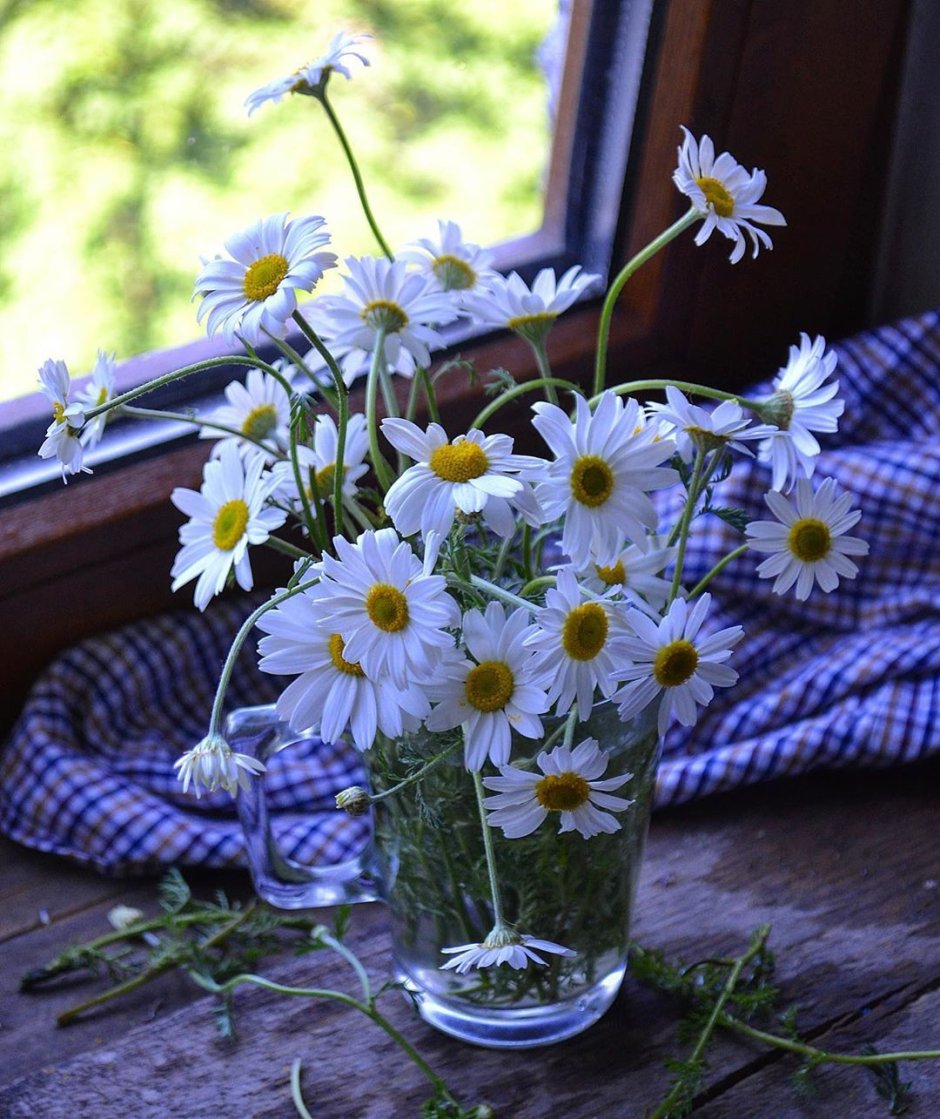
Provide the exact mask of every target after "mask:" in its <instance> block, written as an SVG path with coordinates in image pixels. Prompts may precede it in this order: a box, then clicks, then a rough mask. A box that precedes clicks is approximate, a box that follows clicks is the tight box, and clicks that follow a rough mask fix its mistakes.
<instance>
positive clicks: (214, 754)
mask: <svg viewBox="0 0 940 1119" xmlns="http://www.w3.org/2000/svg"><path fill="white" fill-rule="evenodd" d="M173 768H174V769H176V770H178V773H177V777H178V778H179V779H180V781H182V782H183V792H184V793H186V792H188V791H189V786H190V785H192V787H193V792H194V793H195V794H196V799H197V800H199V799H200V797H201V796H202V794H203V792H207V793H212V792H215V790H216V789H219V788H221V789H225V791H226V792H227V793H229V794H230V795H231V796H236V795H237V793H238V790H239V788H242V789H247V788H248V786H249V785H250V783H251V778H252V775H253V774H258V773H264V764H263V763H262V762H260V761H259V760H258V759H257V758H253V757H251V755H250V754H236V753H235V751H234V750H233V749H232V747H231V746H229V744H228V743H227V742H226V741H225V739H224V738H223V737H222V736H221V735H220V734H210V735H207V737H205V738H204V739H203V740H202V741H201V742H199V743H197V744H196V745H195V746H194V747H193V748H192V749H191V750H187V751H186V753H185V754H183V756H182V757H181V758H179V759H177V761H175V762H174V763H173Z"/></svg>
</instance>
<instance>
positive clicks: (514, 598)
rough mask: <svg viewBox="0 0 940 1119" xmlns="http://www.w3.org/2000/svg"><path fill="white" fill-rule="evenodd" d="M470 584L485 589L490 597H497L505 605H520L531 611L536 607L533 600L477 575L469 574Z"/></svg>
mask: <svg viewBox="0 0 940 1119" xmlns="http://www.w3.org/2000/svg"><path fill="white" fill-rule="evenodd" d="M470 585H471V586H472V587H476V588H477V590H480V591H485V592H486V593H487V594H488V595H489V596H490V597H491V598H495V599H498V600H499V601H500V602H505V603H506V605H507V606H521V607H523V609H525V610H531V611H534V610H536V609H538V607H537V606H536V605H535V603H534V602H527V601H526V600H525V599H524V598H520V597H519V596H518V595H517V594H513V593H512V591H507V590H506V589H505V588H503V587H498V586H497V585H496V584H495V583H491V582H490V581H489V580H488V579H481V578H480V576H479V575H471V576H470Z"/></svg>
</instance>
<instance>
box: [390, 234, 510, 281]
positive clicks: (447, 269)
mask: <svg viewBox="0 0 940 1119" xmlns="http://www.w3.org/2000/svg"><path fill="white" fill-rule="evenodd" d="M437 227H438V231H439V236H438V239H437V240H436V241H432V240H431V239H430V238H428V237H422V238H421V240H419V241H415V242H414V243H413V244H411V245H406V246H405V248H404V249H402V251H401V252H400V253H399V254H398V259H399V260H404V261H407V262H408V263H410V264H416V265H417V266H418V267H419V268H420V269H421V270H422V271H423V272H424V273H426V274H427V275H429V276H432V277H433V278H434V281H435V282H436V283H437V284H438V285H439V287H440V289H441V291H456V292H464V291H472V290H473V289H474V288H476V287H477V286H478V285H479V284H481V283H482V284H486V283H489V282H490V281H492V280H493V279H494V277H495V275H496V273H495V272H494V270H493V267H492V264H493V254H492V253H491V252H488V251H487V250H486V249H481V248H480V246H479V245H472V244H470V243H468V242H467V241H464V239H463V237H462V236H461V233H460V226H459V225H457V223H456V222H453V221H439V222H438V223H437Z"/></svg>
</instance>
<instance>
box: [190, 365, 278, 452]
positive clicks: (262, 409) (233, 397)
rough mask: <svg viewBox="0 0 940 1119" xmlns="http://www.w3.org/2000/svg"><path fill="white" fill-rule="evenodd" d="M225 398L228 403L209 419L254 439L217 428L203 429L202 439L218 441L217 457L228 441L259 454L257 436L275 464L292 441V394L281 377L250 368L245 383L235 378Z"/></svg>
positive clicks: (201, 429)
mask: <svg viewBox="0 0 940 1119" xmlns="http://www.w3.org/2000/svg"><path fill="white" fill-rule="evenodd" d="M225 399H226V401H227V403H226V404H223V405H221V406H220V407H219V408H216V410H215V411H214V412H211V413H210V414H209V415H208V416H206V417H205V419H206V420H210V421H213V422H214V423H218V424H223V425H224V426H225V427H228V428H233V429H234V430H235V431H240V432H241V433H242V434H243V435H245V436H249V437H250V438H247V439H239V438H237V437H236V436H231V435H227V434H226V433H225V432H223V431H219V429H218V428H216V427H202V428H200V429H199V438H200V439H216V440H218V442H217V443H216V445H215V446H214V447H213V448H212V455H213V457H214V458H216V457H218V455H219V454H220V453H221V451H222V448H223V447H224V446H225V445H226V444H227V443H235V444H236V446H237V447H238V449H239V451H241V453H242V454H243V455H247V456H252V455H254V454H257V453H258V452H259V447H258V444H257V443H255V442H253V441H252V440H255V439H257V440H259V441H260V442H261V443H263V444H264V445H265V447H267V448H269V450H270V452H271V453H269V454H267V455H263V457H264V461H265V462H266V463H271V462H272V461H273V460H274V458H275V455H276V454H277V453H279V452H280V453H283V452H284V451H285V450H286V448H287V446H288V443H289V441H290V397H289V396H288V395H287V392H286V391H285V389H284V386H283V385H282V384H281V382H280V381H279V380H278V379H277V377H272V376H271V374H270V373H264V372H262V371H261V370H260V369H249V370H248V376H247V377H246V378H245V383H244V384H242V383H241V381H232V382H231V383H230V384H228V385H226V387H225ZM262 454H263V452H262Z"/></svg>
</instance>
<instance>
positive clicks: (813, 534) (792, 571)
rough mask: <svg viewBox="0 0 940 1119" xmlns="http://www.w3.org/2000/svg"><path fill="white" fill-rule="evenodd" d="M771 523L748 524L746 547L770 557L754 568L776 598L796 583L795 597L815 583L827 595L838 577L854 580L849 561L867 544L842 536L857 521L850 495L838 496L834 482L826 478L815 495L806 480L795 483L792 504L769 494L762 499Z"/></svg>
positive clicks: (854, 570)
mask: <svg viewBox="0 0 940 1119" xmlns="http://www.w3.org/2000/svg"><path fill="white" fill-rule="evenodd" d="M764 501H765V502H766V503H767V506H768V508H769V509H770V511H771V513H773V515H774V516H775V517H776V518H777V519H776V520H775V521H752V522H751V523H750V524H749V525H748V526H747V530H746V532H747V542H748V545H749V546H750V547H751V548H753V549H754V550H755V551H756V552H769V553H770V556H769V558H768V559H765V560H764V561H763V562H762V563H761V564H760V565H759V566H758V568H757V574H758V575H759V576H760V577H761V578H762V579H773V580H774V585H773V590H774V592H775V593H776V594H786V592H787V591H788V590H789V589H790V588H791V587H792V586H793V585H794V583H795V584H796V597H797V598H798V599H800V600H801V601H803V600H805V599H807V598H808V597H809V594H810V592H811V591H812V589H813V587H814V586H815V585H816V584H817V583H818V584H819V586H820V587H821V589H822V590H824V591H825V592H826V593H827V594H828V593H829V592H830V591H834V590H835V589H836V587H837V586H838V585H839V577H840V576H841V577H842V578H843V579H854V578H855V576H856V575H857V574H858V568H857V567H856V565H855V564H854V563H853V562H852V561H851V560H850V559H849V556H866V555H868V544H867V543H866V542H865V541H864V540H861V539H860V538H859V537H857V536H846V535H845V534H846V532H848V530H849V529H850V528H852V527H853V525H856V524H857V523H858V521H859V519H860V518H861V515H862V513H861V510H860V509H852V501H853V498H852V495H851V494H850V493H842V494H840V493H839V490H838V486H837V484H836V481H835V479H834V478H826V480H825V481H824V482H823V483H822V485H821V486H820V487H819V489H818V490H817V491H816V493H815V494H814V493H813V487H812V485H811V483H810V482H809V480H808V479H806V478H800V479H799V481H798V482H797V483H796V500H795V502H791V501H788V500H787V498H785V497H784V496H783V494H780V493H776V492H775V491H773V490H771V492H770V493H768V494H766V495H765V496H764Z"/></svg>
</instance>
